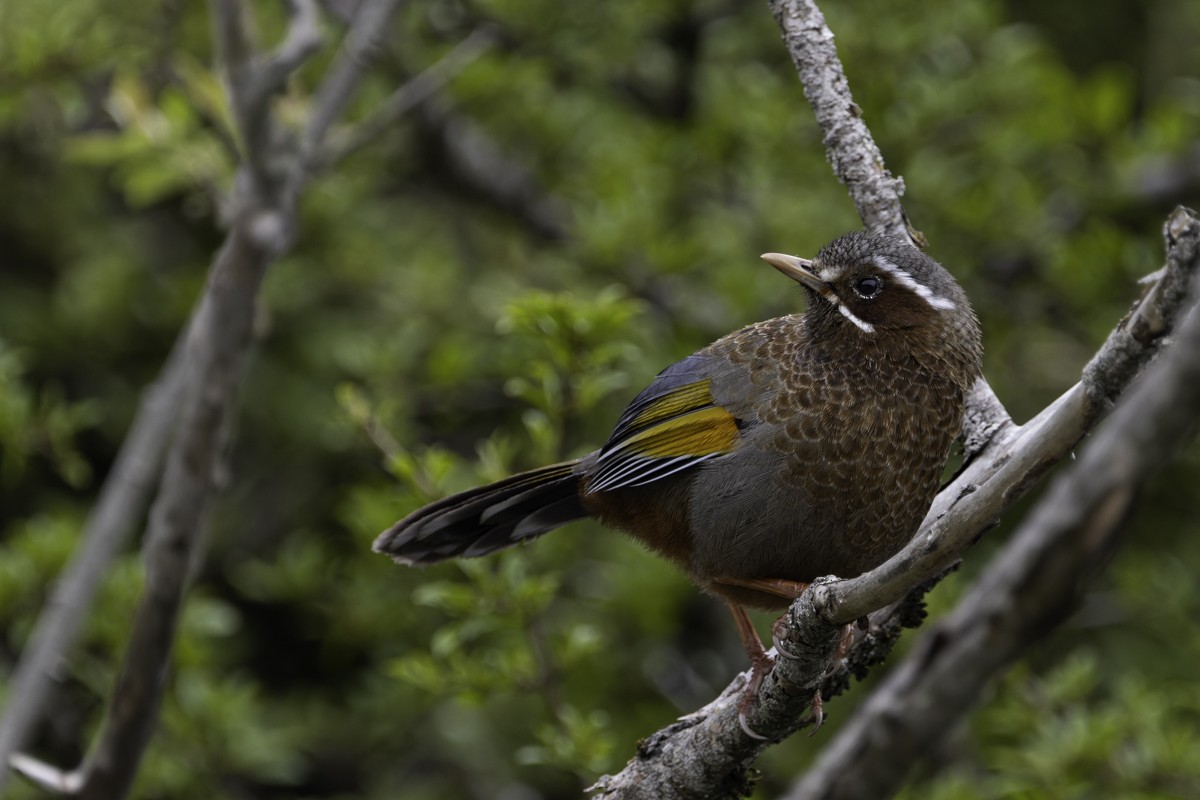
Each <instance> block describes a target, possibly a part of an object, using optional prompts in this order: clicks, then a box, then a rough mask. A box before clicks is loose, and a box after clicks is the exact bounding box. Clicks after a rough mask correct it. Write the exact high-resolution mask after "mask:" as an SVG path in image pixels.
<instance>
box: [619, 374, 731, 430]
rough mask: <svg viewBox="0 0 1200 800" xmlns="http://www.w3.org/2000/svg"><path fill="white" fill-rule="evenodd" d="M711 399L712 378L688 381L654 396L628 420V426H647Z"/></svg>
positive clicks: (706, 402)
mask: <svg viewBox="0 0 1200 800" xmlns="http://www.w3.org/2000/svg"><path fill="white" fill-rule="evenodd" d="M712 401H713V398H712V378H705V379H704V380H702V381H696V382H695V383H689V384H686V385H684V386H680V387H679V388H678V389H673V390H671V391H670V392H668V393H667V394H665V395H663V396H662V397H658V398H656V399H655V400H654V401H653V402H652V403H650V405H648V406H647V407H646V408H643V409H642V410H641V411H640V412H638V414H637V415H636V416H635V417H634V418H633V419H631V420H630V421H629V427H630V428H644V427H648V426H650V425H653V424H654V423H656V422H659V421H661V420H664V419H670V418H671V417H674V416H676V415H678V414H682V413H684V412H686V411H689V410H691V409H695V408H702V407H704V406H707V405H709V404H710V403H712Z"/></svg>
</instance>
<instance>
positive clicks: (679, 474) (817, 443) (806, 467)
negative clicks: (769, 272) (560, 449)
mask: <svg viewBox="0 0 1200 800" xmlns="http://www.w3.org/2000/svg"><path fill="white" fill-rule="evenodd" d="M762 259H763V260H764V261H766V262H767V263H768V264H770V265H772V266H773V267H775V268H776V269H777V270H779V271H780V272H781V273H783V274H784V275H785V276H787V277H788V278H791V279H792V280H793V281H795V282H796V283H798V284H799V285H800V286H801V287H802V288H803V290H804V294H806V295H807V306H806V307H805V308H804V310H803V311H802V312H801V313H795V314H791V315H787V316H783V317H777V318H774V319H769V320H766V321H763V322H757V323H754V324H751V325H747V326H746V327H744V328H742V329H740V330H737V331H735V332H733V333H730V334H728V335H726V336H724V337H722V338H720V339H718V340H717V341H715V342H713V343H712V344H710V345H708V346H707V347H704V348H702V349H701V350H698V351H696V352H695V353H693V354H692V355H690V356H687V357H686V358H684V359H682V360H680V361H678V362H676V363H674V364H672V365H671V366H669V367H667V368H666V369H664V370H663V371H662V372H660V373H659V374H658V376H657V377H655V378H654V380H653V381H651V382H650V384H649V386H647V387H646V388H645V389H644V390H643V391H642V392H641V393H639V394H638V395H637V396H636V397H634V398H633V400H632V401H631V402H630V403H629V405H628V407H627V408H626V409H625V411H624V413H623V414H622V415H621V417H620V418H619V419H618V420H617V423H616V425H615V426H614V427H613V429H612V432H611V434H610V435H609V437H608V439H607V441H605V443H604V444H603V445H602V446H601V447H600V448H599V449H598V450H595V451H594V452H591V453H588V454H587V455H585V456H583V457H581V458H578V459H574V460H570V461H564V462H561V463H557V464H552V465H549V466H545V467H541V468H539V469H534V470H530V471H527V472H521V473H518V474H516V475H513V476H511V477H509V478H506V479H503V480H500V481H498V482H495V483H491V484H488V485H486V486H481V487H478V488H474V489H470V490H467V491H465V492H461V493H459V494H455V495H452V496H449V497H446V498H444V499H442V500H438V501H437V502H434V503H431V504H429V505H426V506H424V507H423V508H419V509H417V510H415V511H413V512H412V513H410V514H408V515H407V516H405V517H404V518H403V519H401V520H400V521H399V522H397V523H395V524H394V525H393V526H392V527H390V528H389V529H387V530H386V531H384V532H383V533H382V534H380V535H379V537H378V538H377V539H376V541H375V543H374V550H375V551H376V552H379V553H383V554H386V555H388V556H391V557H392V558H393V559H394V560H395V561H397V562H399V563H401V564H406V565H426V564H432V563H436V562H440V561H445V560H447V559H452V558H471V557H475V556H483V555H487V554H489V553H492V552H494V551H497V550H501V549H503V548H507V547H510V546H512V545H515V544H518V543H521V542H526V541H529V540H531V539H534V538H536V537H538V536H541V535H543V534H545V533H547V532H549V531H551V530H554V529H556V528H559V527H561V526H563V525H565V524H567V523H569V522H572V521H574V520H577V519H581V518H585V517H592V518H595V519H597V520H599V521H600V523H602V524H603V525H605V526H608V527H612V528H616V529H619V530H622V531H624V532H626V533H628V534H630V535H632V536H633V537H634V538H635V539H637V540H639V541H640V542H642V543H643V544H644V545H646V546H647V547H648V548H649V549H650V550H652V551H654V552H656V553H658V554H659V555H661V556H664V557H665V558H667V559H668V560H670V561H672V562H674V563H675V564H676V565H678V566H679V567H680V568H682V570H683V571H684V572H685V573H686V574H687V575H688V576H689V577H690V578H691V580H692V581H693V582H694V583H695V584H696V585H698V586H699V587H700V588H701V589H702V590H703V591H705V592H707V593H708V594H711V595H713V596H715V597H717V598H719V599H720V600H722V601H724V602H725V604H726V605H728V607H729V609H730V611H731V612H732V614H733V618H734V621H735V623H736V625H737V628H738V633H739V636H740V638H741V641H742V644H743V646H744V648H745V649H746V653H747V655H748V657H749V658H750V662H751V666H752V678H751V681H750V684H751V686H753V687H756V686H757V682H758V680H759V679H761V676H762V674H763V673H764V671H765V670H766V669H767V668H769V666H770V663H771V659H770V656H768V655H767V654H766V651H765V648H764V647H763V644H762V641H761V639H760V638H759V637H758V634H757V632H756V631H755V629H754V626H753V624H752V622H751V620H750V618H749V616H748V614H747V611H746V609H747V608H756V609H764V610H779V609H783V608H786V607H787V606H788V605H789V604H790V603H791V602H792V601H793V600H794V599H795V598H796V597H798V596H799V594H800V593H801V592H802V591H803V590H804V588H805V587H806V586H807V585H808V584H810V583H811V582H812V581H813V580H815V579H816V578H818V577H821V576H827V575H833V576H838V577H843V578H850V577H855V576H857V575H859V574H861V573H863V572H865V571H867V570H870V569H872V568H874V567H876V566H878V565H879V564H881V563H883V562H884V561H885V560H887V559H888V558H889V557H890V556H892V555H893V554H895V553H896V552H897V551H899V550H900V549H901V548H902V547H903V546H904V545H905V544H906V543H907V542H908V541H909V539H911V538H912V535H913V534H914V533H915V532H916V530H917V528H918V526H919V525H920V522H921V520H922V519H923V517H924V516H925V513H926V512H927V510H928V509H929V507H930V505H931V503H932V501H933V498H934V496H935V494H936V493H937V491H938V488H939V486H940V484H941V480H942V475H943V472H944V470H945V465H946V463H947V460H948V458H949V455H950V452H951V449H952V446H953V443H954V441H955V440H956V439H957V438H958V436H959V434H960V433H961V430H962V426H963V419H964V414H965V410H964V409H965V400H966V396H967V393H968V391H969V390H970V388H971V386H972V385H973V384H974V383H975V381H976V380H977V379H978V378H979V377H980V376H981V374H982V364H981V362H982V338H981V332H980V326H979V321H978V319H977V318H976V316H975V313H974V311H973V309H972V307H971V304H970V302H969V301H968V299H967V296H966V293H965V292H964V291H963V290H962V288H961V287H960V286H959V285H958V283H957V282H956V281H955V280H954V278H953V276H952V275H951V274H950V273H949V272H948V271H947V270H946V269H945V268H944V267H942V266H941V265H940V264H939V263H937V262H936V261H935V260H934V259H933V258H931V257H930V256H928V255H926V254H925V253H923V252H922V251H920V250H918V249H917V248H915V247H913V246H912V245H911V244H910V243H908V242H907V241H904V240H901V239H897V238H892V237H889V236H885V235H880V234H872V233H868V232H864V231H858V232H852V233H848V234H845V235H843V236H841V237H839V238H837V239H835V240H834V241H832V242H830V243H829V244H827V245H826V246H825V247H823V248H821V249H820V250H819V251H818V253H817V255H816V256H815V257H814V258H812V259H811V260H810V259H805V258H800V257H797V256H792V255H785V254H782V253H766V254H764V255H763V256H762ZM749 695H750V691H749V690H748V691H747V696H749ZM741 719H742V722H743V725H742V727H743V728H744V729H746V731H747V733H750V734H752V735H753V732H752V731H750V730H749V729H748V728H747V726H746V725H745V721H744V710H743V715H742V717H741Z"/></svg>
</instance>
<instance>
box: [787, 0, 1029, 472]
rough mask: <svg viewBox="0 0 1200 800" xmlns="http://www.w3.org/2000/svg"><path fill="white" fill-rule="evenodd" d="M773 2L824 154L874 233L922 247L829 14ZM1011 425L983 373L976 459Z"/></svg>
mask: <svg viewBox="0 0 1200 800" xmlns="http://www.w3.org/2000/svg"><path fill="white" fill-rule="evenodd" d="M769 5H770V6H771V13H772V14H774V16H775V20H776V22H778V23H779V27H780V29H781V30H782V32H783V41H784V44H785V45H786V46H787V49H788V53H789V54H790V55H791V57H792V63H793V64H795V66H796V72H797V73H798V74H799V76H800V83H801V84H802V85H803V87H804V96H805V97H806V98H808V102H809V105H810V106H812V110H813V114H814V116H815V117H816V119H817V124H818V125H820V126H821V131H822V133H823V134H824V138H823V144H824V145H825V156H826V157H827V158H828V159H829V163H830V165H832V167H833V174H834V175H836V176H837V178H838V180H840V181H841V182H842V183H843V184H844V185H845V187H846V191H847V192H848V193H849V194H850V199H851V200H853V201H854V206H855V208H857V209H858V216H859V219H861V220H862V223H863V225H864V226H865V227H866V228H867V229H869V230H871V231H875V232H879V233H886V234H888V235H890V236H894V237H896V238H898V239H904V240H906V241H908V242H909V243H911V244H912V245H913V246H915V247H924V246H925V244H926V242H925V237H924V236H922V235H921V233H920V231H917V230H916V229H914V228H913V227H912V226H911V225H910V224H909V223H908V218H907V217H906V216H905V215H904V207H903V206H902V205H901V203H900V198H901V197H902V196H903V195H904V179H903V178H901V177H899V176H893V175H892V173H891V172H889V171H888V168H887V166H886V165H885V164H884V161H883V153H882V152H880V150H879V145H877V144H876V143H875V138H874V137H873V136H872V135H871V130H870V128H868V127H867V123H866V122H865V121H864V120H863V117H862V109H861V108H859V107H858V104H856V103H855V102H854V98H853V96H852V95H851V93H850V84H849V82H848V81H847V80H846V71H845V70H844V69H843V68H842V62H841V59H839V58H838V54H837V47H836V46H835V45H834V43H833V31H831V30H829V26H828V25H827V24H825V15H824V14H822V13H821V9H819V8H818V7H817V4H816V2H815V0H769ZM1011 425H1012V419H1011V418H1010V417H1009V415H1008V412H1007V411H1006V410H1005V409H1004V405H1003V404H1002V403H1001V402H1000V400H999V398H997V397H996V393H995V392H994V391H992V387H991V386H990V385H988V383H987V381H986V380H984V379H982V378H981V379H980V380H979V382H978V383H977V384H976V386H975V388H974V390H973V391H972V392H971V393H970V395H969V396H968V397H967V419H966V423H965V425H964V450H965V453H966V457H967V459H968V460H970V459H972V458H974V457H975V455H977V454H978V453H979V452H980V451H981V450H982V449H983V448H984V447H985V446H986V445H987V442H988V441H989V440H990V439H991V438H992V437H993V436H995V435H998V434H1001V433H1003V432H1004V431H1005V430H1006V429H1007V428H1009V427H1010V426H1011Z"/></svg>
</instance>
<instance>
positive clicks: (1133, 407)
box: [788, 214, 1200, 800]
mask: <svg viewBox="0 0 1200 800" xmlns="http://www.w3.org/2000/svg"><path fill="white" fill-rule="evenodd" d="M1181 221H1182V220H1181V215H1178V214H1177V215H1176V216H1174V217H1172V222H1171V223H1170V224H1169V225H1168V228H1169V229H1170V228H1171V227H1172V226H1173V225H1174V224H1175V223H1179V222H1181ZM1186 224H1187V228H1186V229H1183V230H1177V232H1178V233H1182V234H1183V235H1184V236H1186V237H1187V238H1188V239H1189V240H1190V244H1189V245H1187V246H1188V247H1190V248H1191V250H1192V254H1191V257H1192V259H1193V260H1195V259H1196V252H1197V250H1198V249H1200V248H1198V238H1200V237H1198V229H1197V225H1196V219H1195V218H1194V217H1192V218H1191V219H1190V220H1188V222H1187V223H1186ZM1171 238H1173V235H1172V232H1171V231H1170V230H1168V239H1169V240H1170V239H1171ZM1175 249H1176V250H1178V249H1180V248H1175ZM1159 285H1161V284H1159ZM1192 287H1193V289H1192V302H1193V305H1192V311H1191V313H1190V314H1189V315H1188V316H1187V318H1186V319H1185V320H1184V321H1183V323H1182V324H1181V325H1180V328H1179V331H1178V334H1177V336H1176V338H1175V342H1174V344H1173V345H1172V347H1171V348H1170V349H1169V350H1168V351H1167V352H1165V353H1164V354H1163V357H1162V358H1161V359H1159V360H1157V361H1156V362H1155V363H1154V364H1152V365H1151V366H1150V367H1149V368H1148V369H1147V371H1146V374H1145V376H1144V377H1142V378H1141V379H1140V380H1139V381H1138V383H1137V385H1136V386H1135V387H1134V388H1133V389H1132V390H1131V392H1130V394H1129V397H1128V398H1127V399H1125V400H1124V401H1123V402H1122V403H1121V405H1120V406H1118V408H1117V409H1116V411H1114V412H1113V414H1112V416H1111V417H1110V418H1109V419H1108V420H1106V421H1105V422H1104V423H1103V424H1102V425H1101V426H1100V428H1099V429H1098V430H1097V432H1096V434H1095V435H1094V436H1093V437H1092V439H1091V441H1089V443H1088V445H1087V446H1086V447H1085V448H1084V450H1083V453H1082V455H1081V457H1080V458H1079V460H1078V461H1077V462H1076V463H1075V464H1074V465H1073V466H1072V467H1071V469H1070V470H1069V471H1067V472H1065V473H1064V474H1063V475H1062V476H1060V477H1059V478H1058V480H1056V481H1055V483H1054V485H1053V486H1052V487H1051V489H1050V491H1049V492H1048V493H1047V495H1046V496H1045V498H1043V499H1042V501H1041V502H1040V503H1039V504H1038V505H1037V507H1036V508H1035V509H1034V511H1033V512H1032V513H1031V514H1030V516H1029V518H1028V520H1027V521H1026V522H1025V524H1024V525H1022V526H1021V528H1020V530H1018V531H1017V533H1016V534H1015V535H1014V536H1013V538H1012V540H1011V542H1010V543H1009V544H1008V545H1007V546H1006V547H1005V548H1004V550H1003V551H1002V552H1001V553H1000V554H999V555H998V556H997V557H996V558H995V559H993V561H992V563H990V564H989V565H988V568H987V569H986V570H985V571H984V572H983V575H982V577H981V579H980V580H979V582H978V583H977V584H976V585H975V587H974V588H973V589H972V590H971V591H970V593H969V594H967V595H966V596H965V597H964V598H963V599H962V600H961V601H960V602H959V604H958V606H957V608H955V610H954V611H953V612H952V613H951V614H950V615H949V616H948V617H947V618H946V619H945V620H943V621H941V622H939V623H938V624H937V625H935V626H934V627H933V628H932V629H931V630H929V631H927V632H926V633H925V634H924V635H923V636H922V637H921V640H920V641H919V642H918V644H917V645H916V646H915V647H914V649H913V651H912V652H911V653H910V654H909V656H908V657H907V658H905V660H904V661H903V662H902V663H901V664H899V665H898V666H897V667H896V668H895V669H894V670H892V671H891V672H890V673H889V674H888V676H887V678H886V679H885V681H884V682H883V683H882V684H881V685H880V686H879V687H878V689H876V690H875V691H874V692H873V693H872V695H871V697H870V698H869V699H868V700H867V702H866V703H865V705H864V706H863V707H861V708H859V709H858V711H857V712H856V713H855V715H854V716H853V718H852V719H851V720H850V721H849V722H848V723H847V725H846V726H845V727H844V728H842V729H841V730H840V731H839V733H838V735H837V737H836V738H835V739H834V740H833V741H832V742H831V743H830V745H829V746H828V747H827V748H826V749H825V751H824V752H823V753H822V755H821V757H820V758H819V759H818V761H817V762H816V764H815V765H814V766H813V767H812V769H810V770H809V772H808V773H807V774H806V775H805V776H804V777H803V778H802V779H801V780H800V781H799V782H798V783H797V785H796V786H795V787H794V788H793V790H792V791H791V792H790V793H789V795H788V797H789V798H790V800H815V799H816V798H821V799H822V800H858V799H859V798H867V797H869V798H883V797H890V796H892V795H893V794H894V793H895V792H896V791H897V790H898V789H899V788H900V785H901V783H902V781H903V780H904V778H905V776H906V775H907V774H908V772H909V771H910V770H911V768H912V766H913V765H914V764H915V763H917V762H918V761H919V760H920V759H921V757H922V756H923V755H924V754H926V753H929V752H931V751H932V750H933V748H934V747H935V746H936V745H937V744H938V742H939V741H940V740H941V739H942V737H943V736H944V734H945V732H946V731H947V730H950V729H951V728H952V727H953V726H954V724H955V723H956V722H957V721H958V719H959V718H961V717H962V716H963V715H965V714H966V713H967V712H968V711H969V710H970V709H971V708H972V707H973V706H974V704H975V702H976V700H977V699H978V698H979V697H980V695H981V694H982V693H983V689H984V687H985V685H986V684H987V682H988V681H990V680H991V678H992V677H993V676H994V675H996V674H997V673H998V672H1000V671H1001V670H1002V669H1004V668H1005V667H1006V666H1007V665H1008V664H1009V663H1011V662H1012V661H1014V660H1015V659H1016V658H1018V657H1019V655H1020V654H1021V652H1022V650H1024V649H1025V648H1026V647H1027V646H1028V645H1029V644H1030V643H1031V642H1032V641H1034V640H1036V639H1038V638H1040V637H1041V636H1042V635H1044V634H1045V633H1046V632H1047V631H1049V630H1050V629H1051V628H1053V627H1054V626H1056V625H1058V624H1060V623H1061V622H1063V621H1064V620H1065V619H1066V618H1067V617H1068V616H1069V615H1070V613H1071V612H1072V611H1073V610H1074V608H1075V607H1076V606H1077V604H1078V601H1079V598H1080V596H1081V594H1082V588H1083V585H1084V584H1085V582H1086V581H1087V579H1088V578H1089V577H1090V576H1091V573H1092V572H1093V570H1094V568H1095V567H1096V566H1097V564H1098V563H1099V562H1100V561H1101V560H1102V559H1103V558H1104V557H1106V556H1107V555H1108V553H1109V552H1110V550H1111V549H1112V547H1114V546H1115V543H1116V540H1117V538H1118V536H1119V533H1120V528H1121V522H1122V521H1123V520H1124V518H1125V511H1126V509H1127V507H1128V505H1129V503H1130V501H1131V499H1132V498H1133V496H1134V494H1135V492H1136V489H1137V488H1138V487H1139V486H1140V485H1141V484H1142V483H1143V482H1144V481H1145V479H1146V478H1147V477H1148V476H1149V474H1150V472H1151V471H1152V470H1153V469H1154V468H1155V467H1157V466H1158V464H1159V462H1160V461H1161V460H1163V458H1164V456H1163V454H1167V453H1172V452H1174V451H1176V450H1177V449H1178V447H1179V446H1180V444H1181V443H1182V442H1185V441H1187V438H1188V436H1189V435H1190V434H1193V433H1194V432H1195V426H1196V422H1197V420H1198V419H1200V309H1198V308H1197V306H1196V305H1195V303H1196V301H1197V300H1198V299H1200V272H1197V273H1196V274H1195V276H1194V277H1193V278H1192ZM864 763H868V764H871V765H872V767H871V769H869V770H865V769H855V766H856V765H859V764H864Z"/></svg>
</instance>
